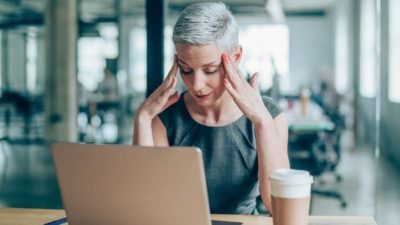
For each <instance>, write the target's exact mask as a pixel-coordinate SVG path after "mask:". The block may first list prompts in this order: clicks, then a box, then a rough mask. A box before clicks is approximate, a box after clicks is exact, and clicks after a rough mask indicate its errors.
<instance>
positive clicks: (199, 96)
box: [195, 93, 211, 100]
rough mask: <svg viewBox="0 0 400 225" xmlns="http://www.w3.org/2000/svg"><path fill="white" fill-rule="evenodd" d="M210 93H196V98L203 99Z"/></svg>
mask: <svg viewBox="0 0 400 225" xmlns="http://www.w3.org/2000/svg"><path fill="white" fill-rule="evenodd" d="M210 95H211V93H208V94H201V95H199V94H195V96H196V98H198V99H202V100H203V99H206V98H208V97H209V96H210Z"/></svg>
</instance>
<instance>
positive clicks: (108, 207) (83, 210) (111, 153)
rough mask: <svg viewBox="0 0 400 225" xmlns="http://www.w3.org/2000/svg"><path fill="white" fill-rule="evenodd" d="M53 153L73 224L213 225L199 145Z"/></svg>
mask: <svg viewBox="0 0 400 225" xmlns="http://www.w3.org/2000/svg"><path fill="white" fill-rule="evenodd" d="M52 153H53V159H54V163H55V167H56V173H57V178H58V183H59V186H60V190H61V195H62V199H63V203H64V207H65V209H66V214H67V218H68V224H69V225H110V224H113V225H128V224H138V225H139V224H140V225H188V224H191V225H211V217H210V210H209V203H208V197H207V196H208V195H207V187H206V182H205V175H204V166H203V160H202V155H201V151H200V150H199V149H197V148H195V147H140V146H128V145H94V144H73V143H56V144H53V145H52ZM212 224H213V225H215V224H241V223H228V222H223V221H214V222H213V223H212Z"/></svg>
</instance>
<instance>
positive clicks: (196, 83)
mask: <svg viewBox="0 0 400 225" xmlns="http://www.w3.org/2000/svg"><path fill="white" fill-rule="evenodd" d="M204 85H205V82H204V76H203V75H202V74H195V75H194V78H193V90H194V91H200V90H201V89H202V88H203V87H204Z"/></svg>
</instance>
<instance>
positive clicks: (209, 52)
mask: <svg viewBox="0 0 400 225" xmlns="http://www.w3.org/2000/svg"><path fill="white" fill-rule="evenodd" d="M175 47H176V52H177V56H178V57H177V58H178V65H179V70H180V73H181V76H182V80H183V82H184V83H185V85H186V87H187V89H188V91H189V94H190V95H191V96H192V97H193V99H194V100H195V101H196V103H197V104H199V105H202V106H209V105H212V104H213V103H214V102H216V101H217V100H218V99H219V98H220V97H221V96H222V95H223V94H224V92H225V86H224V83H223V80H224V78H225V72H224V69H223V65H222V61H221V59H222V58H221V56H222V53H223V50H222V49H220V48H219V47H218V46H217V45H216V44H208V45H202V46H195V45H187V44H176V46H175Z"/></svg>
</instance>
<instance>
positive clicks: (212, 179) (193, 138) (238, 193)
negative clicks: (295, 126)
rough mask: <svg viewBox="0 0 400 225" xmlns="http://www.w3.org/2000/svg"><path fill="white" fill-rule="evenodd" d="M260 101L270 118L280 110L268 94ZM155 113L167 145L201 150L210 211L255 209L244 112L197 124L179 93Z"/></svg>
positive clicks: (252, 156) (251, 143)
mask: <svg viewBox="0 0 400 225" xmlns="http://www.w3.org/2000/svg"><path fill="white" fill-rule="evenodd" d="M185 94H186V93H185ZM263 101H264V105H265V106H266V107H267V109H268V111H269V112H270V113H271V115H272V117H273V118H275V117H276V116H277V115H279V114H280V113H281V112H282V110H281V109H280V108H279V106H278V105H277V104H276V103H274V102H273V100H272V99H271V98H267V97H263ZM159 117H160V119H161V121H162V122H163V124H164V126H165V128H166V130H167V136H168V141H169V144H170V145H171V146H196V147H198V148H200V150H201V151H202V154H203V160H204V169H205V175H206V182H207V190H208V198H209V203H210V210H211V213H219V214H256V213H257V210H256V197H257V196H258V195H259V190H258V188H259V185H258V163H257V150H256V140H255V133H254V127H253V124H252V123H251V121H250V120H249V119H247V117H246V116H244V115H243V116H242V117H241V118H240V119H238V120H236V121H234V122H233V123H231V124H228V125H225V126H219V127H211V126H206V125H202V124H199V123H197V122H196V121H195V120H193V119H192V117H191V116H190V114H189V112H188V110H187V108H186V105H185V102H184V100H183V94H182V96H181V98H180V99H179V101H178V102H176V103H175V104H173V105H171V106H170V107H169V108H168V109H166V110H165V111H164V112H162V113H161V114H159ZM182 169H184V168H182Z"/></svg>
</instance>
